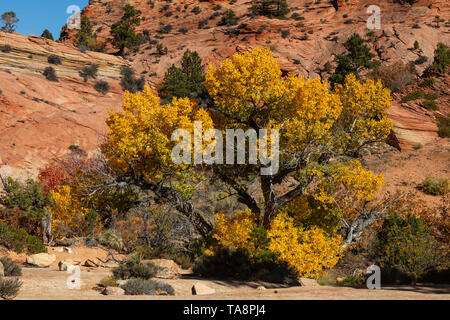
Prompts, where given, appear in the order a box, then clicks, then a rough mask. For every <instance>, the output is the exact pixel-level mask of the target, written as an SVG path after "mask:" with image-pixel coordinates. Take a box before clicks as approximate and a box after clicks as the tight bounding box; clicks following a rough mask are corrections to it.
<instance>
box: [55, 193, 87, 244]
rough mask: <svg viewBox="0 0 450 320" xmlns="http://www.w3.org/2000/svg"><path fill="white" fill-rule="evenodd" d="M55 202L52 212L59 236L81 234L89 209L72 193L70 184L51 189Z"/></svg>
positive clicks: (56, 232) (56, 233)
mask: <svg viewBox="0 0 450 320" xmlns="http://www.w3.org/2000/svg"><path fill="white" fill-rule="evenodd" d="M50 194H51V197H52V198H53V201H54V204H53V206H52V207H51V208H50V212H51V213H52V215H53V216H52V218H53V220H52V229H53V232H54V234H55V236H56V237H57V238H62V237H64V236H68V235H79V234H81V233H82V232H83V231H84V228H85V216H86V214H87V213H88V210H87V209H86V208H84V207H83V206H82V204H81V202H80V201H79V200H78V199H77V198H76V197H74V196H73V195H72V194H71V189H70V186H68V185H61V186H59V187H58V188H57V189H56V190H52V191H50Z"/></svg>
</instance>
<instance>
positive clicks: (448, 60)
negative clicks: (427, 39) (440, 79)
mask: <svg viewBox="0 0 450 320" xmlns="http://www.w3.org/2000/svg"><path fill="white" fill-rule="evenodd" d="M449 64H450V48H449V47H447V46H446V45H445V44H443V43H442V42H439V43H438V45H437V47H436V50H435V51H434V60H433V64H432V65H431V69H432V70H433V71H435V72H438V73H440V74H443V73H445V69H446V68H447V66H448V65H449Z"/></svg>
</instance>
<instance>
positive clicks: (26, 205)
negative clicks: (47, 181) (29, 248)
mask: <svg viewBox="0 0 450 320" xmlns="http://www.w3.org/2000/svg"><path fill="white" fill-rule="evenodd" d="M3 187H4V192H3V194H2V195H0V204H1V205H3V206H4V207H5V208H3V209H2V210H0V219H2V220H4V221H5V222H6V223H8V224H9V225H10V226H12V227H14V228H18V229H24V230H25V231H26V232H27V233H29V234H32V235H37V234H38V232H37V230H39V227H40V226H41V219H42V218H43V217H44V216H45V214H46V208H47V207H48V206H49V205H51V204H52V200H51V198H50V196H49V195H48V194H47V193H46V192H45V191H44V188H43V187H42V184H41V183H39V182H35V181H34V180H32V179H28V180H26V181H25V182H24V183H22V182H19V181H17V180H15V179H13V178H11V177H8V178H7V179H6V180H5V182H4V184H3Z"/></svg>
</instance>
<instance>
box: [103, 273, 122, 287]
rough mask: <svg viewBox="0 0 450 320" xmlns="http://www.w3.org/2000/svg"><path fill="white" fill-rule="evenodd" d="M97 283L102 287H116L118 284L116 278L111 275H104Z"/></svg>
mask: <svg viewBox="0 0 450 320" xmlns="http://www.w3.org/2000/svg"><path fill="white" fill-rule="evenodd" d="M99 285H100V286H102V287H105V288H106V287H118V286H119V284H118V283H117V280H116V278H114V277H113V276H110V277H105V278H103V279H102V280H100V282H99Z"/></svg>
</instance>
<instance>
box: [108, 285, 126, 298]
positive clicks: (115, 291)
mask: <svg viewBox="0 0 450 320" xmlns="http://www.w3.org/2000/svg"><path fill="white" fill-rule="evenodd" d="M102 294H103V295H105V296H123V295H124V294H125V290H123V289H122V288H119V287H106V288H105V289H103V291H102Z"/></svg>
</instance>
